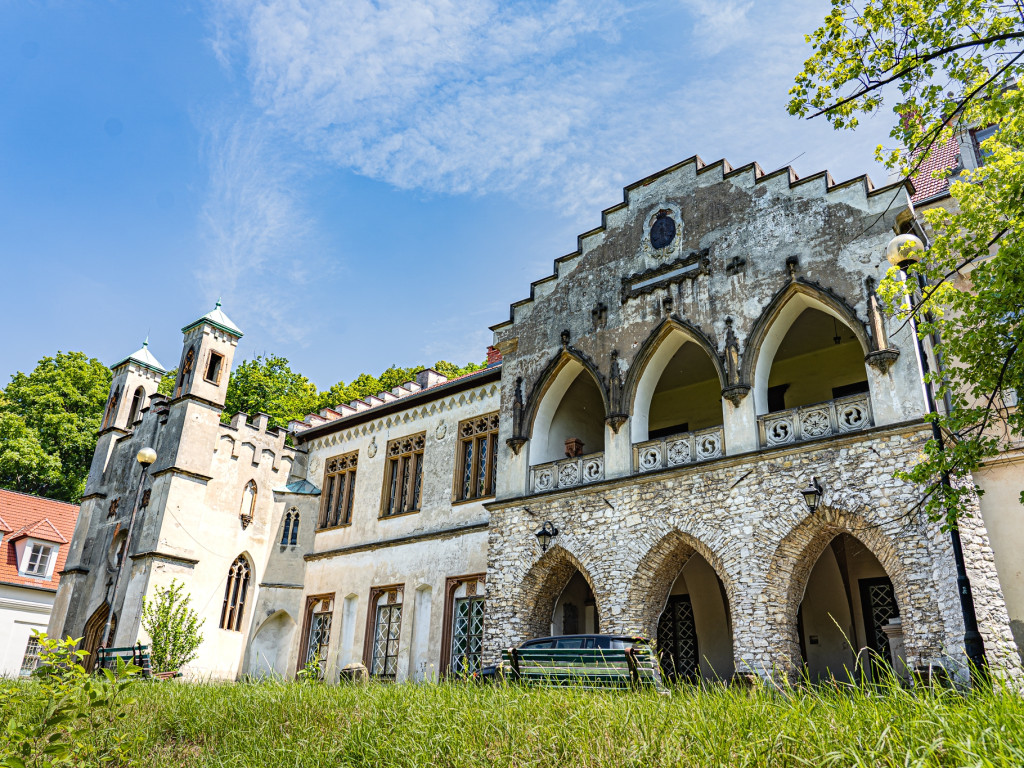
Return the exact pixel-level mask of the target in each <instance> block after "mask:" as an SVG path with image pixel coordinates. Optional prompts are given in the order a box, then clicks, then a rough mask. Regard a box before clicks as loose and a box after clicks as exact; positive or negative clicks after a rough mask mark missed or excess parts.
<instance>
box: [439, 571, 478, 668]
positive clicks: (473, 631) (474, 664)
mask: <svg viewBox="0 0 1024 768" xmlns="http://www.w3.org/2000/svg"><path fill="white" fill-rule="evenodd" d="M444 595H445V605H444V624H443V627H442V631H441V666H440V669H441V670H442V674H452V675H458V676H462V675H472V674H475V673H477V672H479V671H480V660H481V658H482V655H483V639H484V574H482V573H477V574H473V575H470V576H453V577H451V578H449V579H447V580H446V582H445V590H444Z"/></svg>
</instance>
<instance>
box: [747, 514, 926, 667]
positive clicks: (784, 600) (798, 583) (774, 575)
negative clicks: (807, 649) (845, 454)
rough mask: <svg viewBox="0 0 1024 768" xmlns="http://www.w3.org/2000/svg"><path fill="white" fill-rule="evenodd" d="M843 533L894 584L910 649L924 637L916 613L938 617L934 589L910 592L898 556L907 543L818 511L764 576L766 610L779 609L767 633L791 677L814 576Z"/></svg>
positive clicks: (859, 521) (786, 541)
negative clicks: (769, 607)
mask: <svg viewBox="0 0 1024 768" xmlns="http://www.w3.org/2000/svg"><path fill="white" fill-rule="evenodd" d="M842 534H846V535H847V536H850V537H852V538H853V539H856V540H857V541H858V542H859V543H860V544H861V545H862V546H863V547H864V548H865V549H866V550H867V551H868V552H870V553H871V555H872V556H874V557H875V558H876V559H877V560H878V562H879V563H880V564H881V566H882V568H883V569H884V571H885V574H886V576H887V577H888V578H889V579H890V580H891V582H892V587H893V592H894V594H895V600H896V602H897V604H898V605H899V608H900V613H901V616H902V618H903V634H904V636H905V637H906V639H907V647H908V650H909V649H911V648H913V646H914V644H915V643H914V639H915V637H916V636H918V635H919V634H920V629H919V628H918V627H917V626H916V616H917V613H918V610H920V608H921V607H924V608H926V609H927V610H926V611H925V614H930V615H938V614H939V613H940V612H939V610H938V607H937V606H936V605H934V601H935V594H934V589H927V588H924V587H923V586H921V585H918V586H917V587H916V588H915V589H913V590H912V588H911V584H910V580H909V578H908V573H907V569H906V568H905V567H904V565H903V563H902V561H901V560H900V557H899V554H898V553H899V552H900V551H901V547H902V544H903V542H897V541H896V540H895V539H894V538H893V537H892V536H891V535H890V534H888V533H886V532H884V531H883V530H882V529H881V528H880V527H879V526H877V525H874V524H872V523H870V522H868V521H867V520H864V519H863V518H862V517H861V516H860V515H857V514H854V513H849V512H844V511H842V510H839V509H836V508H833V507H825V506H820V507H819V508H818V510H817V511H816V512H815V513H814V514H812V515H809V516H808V517H807V518H805V519H804V520H803V521H802V522H800V523H799V524H798V525H796V526H794V528H793V529H792V530H791V531H790V532H789V533H788V534H787V535H786V537H785V538H783V540H782V541H781V542H780V543H779V545H778V547H776V549H775V553H774V555H773V556H772V560H771V563H770V565H769V566H768V572H767V575H766V583H765V589H764V594H765V597H766V601H767V604H768V605H772V606H776V609H775V610H774V611H772V612H770V614H769V621H770V622H771V623H772V624H773V625H774V626H771V627H770V628H769V630H768V631H770V632H771V633H772V635H773V636H774V637H775V638H776V642H777V643H778V645H779V647H780V650H781V656H782V663H783V664H784V665H785V666H786V667H787V668H788V669H789V671H791V672H792V671H795V670H796V669H798V668H799V667H800V665H801V663H802V661H801V660H802V650H801V641H800V637H799V633H798V616H799V613H800V607H801V604H802V603H803V601H804V597H805V594H806V593H807V588H808V585H809V583H810V578H811V573H812V571H813V570H814V568H815V566H816V565H817V564H818V561H819V559H820V558H821V556H822V554H823V553H824V552H825V551H826V549H827V548H828V547H829V546H830V544H831V543H832V540H833V539H835V538H836V537H837V536H840V535H842ZM912 593H913V594H914V599H915V600H916V601H917V605H916V606H915V603H914V602H913V601H912V600H911V594H912Z"/></svg>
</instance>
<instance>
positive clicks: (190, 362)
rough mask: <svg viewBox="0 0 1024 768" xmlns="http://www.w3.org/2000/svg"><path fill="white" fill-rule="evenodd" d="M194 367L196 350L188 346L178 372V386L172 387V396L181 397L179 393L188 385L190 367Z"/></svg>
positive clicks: (190, 372) (190, 373)
mask: <svg viewBox="0 0 1024 768" xmlns="http://www.w3.org/2000/svg"><path fill="white" fill-rule="evenodd" d="M195 367H196V351H195V349H194V348H192V347H189V350H188V352H186V353H185V359H184V361H182V363H181V372H180V373H179V374H178V386H177V387H175V388H174V396H175V397H181V393H182V392H183V391H184V390H185V387H187V386H188V382H189V379H190V378H191V376H192V369H193V368H195Z"/></svg>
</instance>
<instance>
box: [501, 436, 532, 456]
mask: <svg viewBox="0 0 1024 768" xmlns="http://www.w3.org/2000/svg"><path fill="white" fill-rule="evenodd" d="M529 439H530V438H528V437H522V436H519V437H510V438H509V439H508V440H506V441H505V445H507V446H508V447H509V448H511V449H512V453H514V454H515V455H516V456H518V455H519V451H521V450H522V449H523V446H524V445H526V441H527V440H529Z"/></svg>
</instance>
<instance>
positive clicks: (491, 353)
mask: <svg viewBox="0 0 1024 768" xmlns="http://www.w3.org/2000/svg"><path fill="white" fill-rule="evenodd" d="M500 362H501V352H499V351H498V350H497V349H495V348H494V347H488V348H487V367H488V368H490V367H491V366H492V365H497V364H498V363H500Z"/></svg>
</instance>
